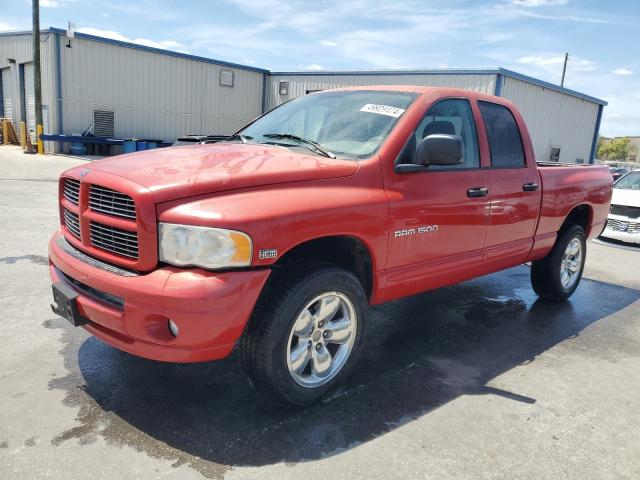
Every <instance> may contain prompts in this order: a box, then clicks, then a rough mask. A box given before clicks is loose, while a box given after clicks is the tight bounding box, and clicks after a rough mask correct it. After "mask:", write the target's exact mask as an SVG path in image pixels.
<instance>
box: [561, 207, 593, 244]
mask: <svg viewBox="0 0 640 480" xmlns="http://www.w3.org/2000/svg"><path fill="white" fill-rule="evenodd" d="M592 219H593V208H592V207H591V206H590V205H588V204H586V203H582V204H580V205H577V206H575V207H573V209H572V210H571V211H570V212H569V214H568V215H567V216H566V218H565V219H564V222H563V223H562V226H561V227H560V232H563V231H564V230H566V229H567V228H569V227H571V226H572V225H578V226H580V227H582V229H583V230H584V232H585V237H589V233H590V230H591V223H592Z"/></svg>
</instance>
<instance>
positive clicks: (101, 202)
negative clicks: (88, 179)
mask: <svg viewBox="0 0 640 480" xmlns="http://www.w3.org/2000/svg"><path fill="white" fill-rule="evenodd" d="M89 208H90V209H91V210H93V211H94V212H99V213H104V214H106V215H112V216H114V217H122V218H127V219H130V220H135V219H136V204H135V202H134V201H133V199H132V198H131V197H130V196H128V195H125V194H124V193H120V192H116V191H115V190H111V189H110V188H106V187H99V186H98V185H91V186H90V187H89Z"/></svg>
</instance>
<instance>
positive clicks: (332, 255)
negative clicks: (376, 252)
mask: <svg viewBox="0 0 640 480" xmlns="http://www.w3.org/2000/svg"><path fill="white" fill-rule="evenodd" d="M303 260H306V261H319V262H326V263H331V264H334V265H337V266H340V267H343V268H345V269H346V270H349V271H350V272H352V273H353V274H354V275H356V277H358V280H360V283H361V285H362V288H363V289H364V291H365V294H366V296H367V298H368V299H369V300H371V297H372V295H373V292H374V286H375V285H374V283H375V280H374V275H373V271H374V260H373V255H372V254H371V248H370V247H369V246H368V245H367V244H366V243H365V242H364V241H363V240H362V239H361V238H359V237H357V236H354V235H348V234H341V235H329V236H325V237H316V238H312V239H307V240H304V241H302V242H300V243H298V244H296V245H293V246H292V247H291V248H289V249H288V250H287V251H286V252H284V254H283V255H282V256H281V257H280V258H279V259H278V261H277V262H275V263H274V264H273V267H274V268H275V269H278V268H286V267H287V266H289V265H291V264H293V263H297V262H299V261H303Z"/></svg>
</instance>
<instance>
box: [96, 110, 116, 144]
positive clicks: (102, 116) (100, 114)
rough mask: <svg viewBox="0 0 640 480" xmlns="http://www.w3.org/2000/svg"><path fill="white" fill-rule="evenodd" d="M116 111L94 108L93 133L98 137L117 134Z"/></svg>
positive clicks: (110, 136)
mask: <svg viewBox="0 0 640 480" xmlns="http://www.w3.org/2000/svg"><path fill="white" fill-rule="evenodd" d="M115 118H116V115H115V112H114V111H113V110H95V109H94V110H93V134H94V135H95V136H96V137H109V138H112V137H114V136H115Z"/></svg>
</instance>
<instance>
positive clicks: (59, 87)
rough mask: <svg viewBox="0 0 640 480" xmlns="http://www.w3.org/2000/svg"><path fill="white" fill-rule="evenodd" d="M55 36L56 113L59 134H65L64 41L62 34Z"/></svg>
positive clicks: (55, 34)
mask: <svg viewBox="0 0 640 480" xmlns="http://www.w3.org/2000/svg"><path fill="white" fill-rule="evenodd" d="M53 35H54V38H55V39H56V41H55V44H54V54H55V69H56V107H57V108H56V113H57V123H58V128H57V130H58V134H59V135H63V134H64V126H63V123H62V122H63V120H62V119H63V118H64V117H63V115H62V58H61V56H60V42H61V41H62V38H61V35H60V33H58V32H55V33H54V34H53Z"/></svg>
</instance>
